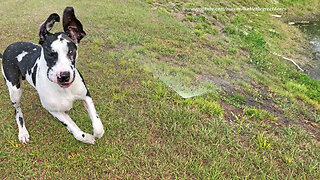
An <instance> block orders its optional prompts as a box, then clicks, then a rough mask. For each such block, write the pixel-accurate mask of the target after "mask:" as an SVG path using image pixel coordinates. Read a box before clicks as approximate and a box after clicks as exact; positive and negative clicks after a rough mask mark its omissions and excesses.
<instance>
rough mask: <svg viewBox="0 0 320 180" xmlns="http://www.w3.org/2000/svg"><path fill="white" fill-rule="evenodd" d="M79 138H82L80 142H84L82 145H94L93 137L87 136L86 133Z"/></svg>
mask: <svg viewBox="0 0 320 180" xmlns="http://www.w3.org/2000/svg"><path fill="white" fill-rule="evenodd" d="M81 137H82V138H81V139H80V141H81V142H84V143H87V144H94V141H95V138H94V136H93V135H91V134H87V133H83V134H82V135H81Z"/></svg>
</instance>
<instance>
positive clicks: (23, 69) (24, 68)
mask: <svg viewBox="0 0 320 180" xmlns="http://www.w3.org/2000/svg"><path fill="white" fill-rule="evenodd" d="M23 52H26V53H27V54H25V56H23V58H22V59H21V61H20V62H19V61H18V59H17V56H18V55H20V54H21V53H23ZM40 54H41V47H40V46H38V45H36V44H33V43H28V42H17V43H14V44H11V45H10V46H8V48H7V49H6V50H5V51H4V54H3V61H2V65H3V71H4V75H5V79H6V80H7V81H9V82H11V83H12V85H13V86H16V87H17V88H20V78H21V77H22V79H25V76H26V74H27V73H29V72H30V70H31V68H32V67H33V66H34V64H35V62H36V61H37V59H38V58H39V57H40Z"/></svg>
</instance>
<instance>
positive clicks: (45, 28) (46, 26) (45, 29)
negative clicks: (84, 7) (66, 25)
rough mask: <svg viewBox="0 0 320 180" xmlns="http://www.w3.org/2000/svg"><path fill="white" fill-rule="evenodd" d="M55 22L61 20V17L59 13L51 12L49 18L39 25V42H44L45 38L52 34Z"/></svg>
mask: <svg viewBox="0 0 320 180" xmlns="http://www.w3.org/2000/svg"><path fill="white" fill-rule="evenodd" d="M55 22H60V17H59V15H58V14H57V13H53V14H51V15H50V16H49V17H48V19H47V20H46V21H45V22H44V23H42V24H41V25H40V27H39V30H40V31H39V37H40V39H39V44H42V43H43V42H44V40H45V37H46V36H47V35H48V34H50V32H49V31H50V30H51V29H52V27H53V25H54V23H55Z"/></svg>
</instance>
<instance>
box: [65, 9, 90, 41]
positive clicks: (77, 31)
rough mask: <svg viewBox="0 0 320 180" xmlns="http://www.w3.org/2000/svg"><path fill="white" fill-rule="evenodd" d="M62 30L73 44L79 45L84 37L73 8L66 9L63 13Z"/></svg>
mask: <svg viewBox="0 0 320 180" xmlns="http://www.w3.org/2000/svg"><path fill="white" fill-rule="evenodd" d="M63 30H64V32H66V33H67V34H68V35H69V37H70V38H71V39H72V40H73V41H74V42H75V43H79V42H80V40H81V39H82V38H83V37H84V36H85V35H86V33H85V32H84V31H83V28H82V24H81V23H80V21H79V20H78V19H77V18H76V16H75V14H74V9H73V7H66V9H65V10H64V12H63Z"/></svg>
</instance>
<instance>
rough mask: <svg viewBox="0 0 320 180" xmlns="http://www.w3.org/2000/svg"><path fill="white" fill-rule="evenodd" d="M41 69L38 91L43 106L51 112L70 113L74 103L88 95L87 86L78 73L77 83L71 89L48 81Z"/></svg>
mask: <svg viewBox="0 0 320 180" xmlns="http://www.w3.org/2000/svg"><path fill="white" fill-rule="evenodd" d="M43 73H44V72H42V70H41V69H40V72H39V73H38V75H39V77H38V78H37V84H38V86H37V91H38V94H39V97H40V101H41V104H42V106H43V107H44V108H45V109H47V110H49V111H69V110H70V109H71V108H72V104H73V101H75V100H78V99H81V98H82V97H83V96H85V94H86V88H85V85H84V84H83V82H82V79H81V77H80V75H79V73H78V71H76V76H75V81H74V82H73V83H72V85H71V86H70V87H69V88H60V87H59V86H58V85H57V84H56V83H53V82H51V81H49V80H48V78H47V77H46V76H45V75H43Z"/></svg>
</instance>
